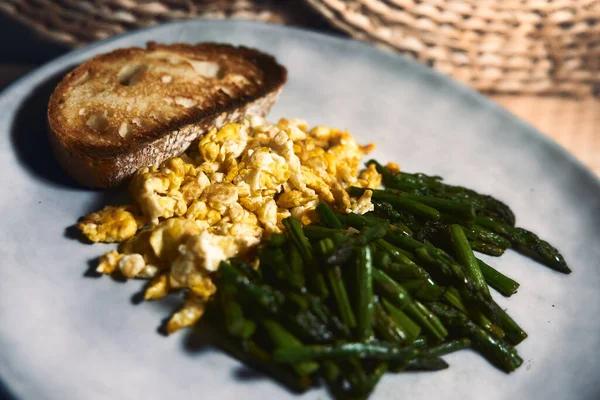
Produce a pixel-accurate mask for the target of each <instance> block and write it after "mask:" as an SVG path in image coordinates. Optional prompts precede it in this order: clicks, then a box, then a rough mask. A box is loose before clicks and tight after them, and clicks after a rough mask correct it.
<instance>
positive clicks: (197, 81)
mask: <svg viewBox="0 0 600 400" xmlns="http://www.w3.org/2000/svg"><path fill="white" fill-rule="evenodd" d="M286 76H287V72H286V69H285V68H284V67H282V66H281V65H279V64H278V63H277V62H276V60H275V59H274V58H273V57H272V56H270V55H267V54H264V53H262V52H259V51H257V50H254V49H249V48H246V47H234V46H230V45H224V44H216V43H201V44H197V45H189V44H182V43H178V44H171V45H161V44H156V43H153V42H151V43H148V45H147V48H146V49H142V48H136V47H134V48H127V49H119V50H115V51H113V52H111V53H107V54H102V55H99V56H96V57H94V58H92V59H91V60H89V61H87V62H85V63H83V64H81V65H80V66H78V67H77V68H75V69H74V70H73V71H71V72H70V73H68V74H67V75H66V76H65V78H64V79H63V80H62V81H61V82H60V83H59V84H58V86H57V87H56V89H55V91H54V93H53V94H52V97H51V98H50V103H49V105H48V122H49V126H50V132H49V134H50V142H51V144H52V148H53V151H54V154H55V155H56V157H57V159H58V161H59V163H60V164H61V165H62V167H63V168H64V169H65V170H66V171H67V172H68V173H69V174H70V175H71V176H73V177H74V178H75V179H76V180H77V181H79V182H80V183H82V184H84V185H86V186H90V187H100V188H106V187H111V186H115V185H117V184H119V183H120V182H121V181H123V179H125V178H127V177H128V176H130V175H131V174H132V173H133V172H135V171H136V170H137V169H138V168H140V167H142V166H148V165H153V164H157V163H160V162H162V161H164V160H166V159H167V158H169V157H173V156H176V155H179V154H181V153H182V152H183V151H185V149H186V148H187V147H188V146H189V145H190V143H191V142H192V141H193V140H194V139H196V138H198V137H199V136H200V135H202V134H203V133H204V132H206V131H208V130H210V129H212V128H213V127H219V126H221V125H223V124H224V123H226V122H232V121H237V120H239V119H240V118H241V117H242V116H243V115H244V114H246V113H251V114H258V115H265V114H266V113H267V112H268V111H269V109H270V108H271V106H272V105H273V103H274V102H275V101H276V99H277V97H278V96H279V93H280V91H281V89H282V87H283V85H284V83H285V81H286Z"/></svg>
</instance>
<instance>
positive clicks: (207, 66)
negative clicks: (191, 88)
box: [186, 59, 225, 79]
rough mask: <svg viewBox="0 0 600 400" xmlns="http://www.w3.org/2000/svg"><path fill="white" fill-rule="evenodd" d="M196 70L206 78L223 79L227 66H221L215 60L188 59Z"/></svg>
mask: <svg viewBox="0 0 600 400" xmlns="http://www.w3.org/2000/svg"><path fill="white" fill-rule="evenodd" d="M186 61H187V62H188V63H189V64H190V65H191V66H192V68H194V71H196V73H197V74H198V75H202V76H204V77H206V78H212V79H222V78H223V77H224V76H225V68H223V67H221V66H220V65H219V64H218V63H216V62H214V61H199V60H191V59H187V60H186Z"/></svg>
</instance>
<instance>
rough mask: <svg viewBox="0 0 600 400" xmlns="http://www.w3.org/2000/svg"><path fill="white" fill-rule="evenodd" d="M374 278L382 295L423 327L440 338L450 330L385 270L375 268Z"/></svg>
mask: <svg viewBox="0 0 600 400" xmlns="http://www.w3.org/2000/svg"><path fill="white" fill-rule="evenodd" d="M373 279H374V282H375V285H376V287H377V289H378V290H379V292H380V293H381V296H382V297H384V298H386V299H387V300H389V301H390V302H391V303H392V304H394V305H395V306H397V307H399V308H400V309H404V310H406V312H407V314H408V315H409V316H410V317H411V318H412V319H414V320H415V322H417V323H418V324H419V325H420V326H421V327H422V328H423V329H425V330H426V331H427V332H428V333H429V334H430V335H432V336H433V337H435V338H437V339H438V340H441V339H443V338H444V337H445V336H446V335H447V334H448V332H447V331H446V329H445V328H444V326H443V325H442V324H441V322H440V321H439V320H438V319H437V318H436V317H435V316H434V315H433V314H431V313H430V312H429V310H427V309H426V308H425V307H424V306H422V304H420V303H419V302H418V301H413V299H412V298H411V297H410V295H409V294H408V292H407V291H406V289H404V288H403V287H402V286H401V285H399V284H398V283H397V282H396V281H394V280H393V279H392V278H390V277H389V276H388V275H386V274H385V273H384V272H382V271H380V270H378V269H374V270H373Z"/></svg>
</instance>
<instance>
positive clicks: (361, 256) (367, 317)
mask: <svg viewBox="0 0 600 400" xmlns="http://www.w3.org/2000/svg"><path fill="white" fill-rule="evenodd" d="M356 252H357V254H356V284H357V288H356V297H357V302H356V304H357V307H356V322H357V326H356V330H357V336H358V340H361V341H364V340H369V339H370V338H371V337H372V336H373V313H374V297H373V277H372V276H373V263H372V257H371V247H370V246H363V247H359V248H357V249H356Z"/></svg>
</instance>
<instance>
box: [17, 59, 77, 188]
mask: <svg viewBox="0 0 600 400" xmlns="http://www.w3.org/2000/svg"><path fill="white" fill-rule="evenodd" d="M71 69H72V66H71V67H69V68H66V69H64V70H63V71H60V72H59V73H57V74H56V75H54V76H52V77H50V78H48V79H47V80H46V81H44V82H43V83H41V84H40V85H38V86H37V87H36V88H35V89H33V91H32V92H31V93H30V94H29V96H28V97H27V98H26V99H25V100H24V101H23V103H22V104H21V106H20V108H19V110H18V111H17V114H16V116H15V120H14V122H13V126H12V127H11V142H12V145H13V147H14V149H15V152H16V154H17V157H18V160H19V162H20V163H21V165H23V166H24V167H25V168H26V169H27V170H28V171H29V172H31V173H32V174H33V175H35V176H36V177H37V178H40V179H42V180H43V181H45V182H47V183H50V184H53V185H56V186H61V187H69V188H83V186H81V185H80V184H78V183H77V182H76V181H75V180H74V179H73V178H71V177H70V176H69V175H67V173H66V172H64V171H63V169H62V168H61V167H60V165H59V164H58V162H57V161H56V159H55V158H54V155H53V154H52V150H51V149H50V141H49V139H48V117H47V112H48V100H49V99H50V95H51V94H52V92H53V91H54V88H55V87H56V85H57V84H58V83H59V82H60V80H61V79H62V78H63V76H65V74H66V73H67V72H68V71H70V70H71Z"/></svg>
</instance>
